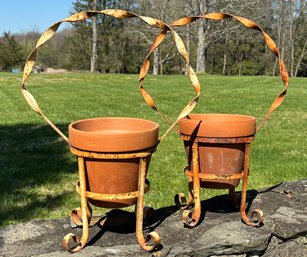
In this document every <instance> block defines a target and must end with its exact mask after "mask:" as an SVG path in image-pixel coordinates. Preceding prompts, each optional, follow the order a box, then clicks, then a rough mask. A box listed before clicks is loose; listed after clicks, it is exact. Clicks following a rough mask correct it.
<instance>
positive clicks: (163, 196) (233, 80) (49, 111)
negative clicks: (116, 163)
mask: <svg viewBox="0 0 307 257" xmlns="http://www.w3.org/2000/svg"><path fill="white" fill-rule="evenodd" d="M137 78H138V76H137V75H105V74H89V73H69V74H54V75H51V74H33V75H32V76H31V77H30V79H29V81H28V83H27V87H28V89H29V91H30V92H32V93H33V95H34V96H35V97H36V99H37V101H38V102H39V103H40V106H41V108H42V110H43V111H44V113H45V114H46V115H47V117H49V118H50V119H51V120H52V121H53V122H54V123H56V124H57V125H58V126H59V127H60V128H61V130H62V131H63V132H64V133H65V134H67V127H68V124H69V123H70V122H71V121H74V120H78V119H85V118H90V117H105V116H125V117H126V116H129V117H138V118H144V119H150V120H153V121H156V122H158V123H159V124H160V134H161V135H162V133H163V132H164V131H166V129H167V125H166V124H165V123H164V121H163V120H162V118H161V117H160V116H158V115H157V114H156V113H155V112H154V111H153V110H151V109H150V108H149V107H148V106H147V105H146V104H145V103H144V101H143V99H142V97H141V95H140V93H139V92H138V81H137ZM199 79H200V82H201V85H202V97H201V99H200V102H199V105H198V106H197V108H196V109H195V111H194V113H196V112H198V113H200V112H201V113H238V114H246V115H253V116H255V117H256V118H257V121H258V122H259V121H260V120H261V118H262V117H263V116H264V115H265V113H266V111H267V109H268V108H269V106H270V104H271V102H272V101H273V99H274V98H275V97H276V96H277V94H278V93H279V92H280V91H281V90H282V89H283V85H282V82H281V80H280V78H279V77H263V76H255V77H249V76H240V77H239V76H232V77H226V76H212V75H199ZM20 80H21V75H20V74H19V75H18V74H9V73H0V105H1V106H0V107H1V108H0V149H1V155H0V166H1V169H0V203H1V204H0V225H1V226H4V225H8V224H13V223H18V222H24V221H28V220H32V219H46V218H61V217H65V216H67V215H68V214H69V212H70V210H71V209H73V208H75V207H78V206H79V198H78V194H77V193H76V192H75V184H76V182H77V180H78V173H77V163H76V158H75V156H73V155H72V154H71V153H70V152H69V147H68V145H67V144H66V142H63V140H61V138H60V137H59V136H58V135H57V134H56V132H54V131H53V130H52V129H51V128H50V127H49V126H47V125H46V124H45V123H44V121H43V119H42V118H41V117H40V116H39V115H37V114H36V113H34V112H33V111H32V110H31V109H30V107H29V106H28V105H27V104H26V102H25V100H24V99H23V98H22V96H21V94H20ZM144 86H145V87H146V88H147V89H148V90H149V92H151V94H152V96H153V97H154V99H155V100H156V102H157V104H158V106H159V107H160V109H161V111H163V112H164V113H165V115H166V116H167V117H168V118H169V119H170V120H171V121H174V120H175V119H176V116H177V115H178V114H179V112H180V111H181V109H182V108H183V107H184V106H185V104H186V103H187V102H188V100H189V99H191V98H192V97H193V96H194V92H193V90H192V87H191V85H190V82H189V80H188V78H187V77H186V76H183V75H181V76H179V75H178V76H176V75H170V76H148V77H147V78H146V80H145V83H144ZM306 101H307V79H306V78H293V79H292V78H291V79H290V87H289V91H288V95H287V97H286V99H285V101H284V103H283V104H282V105H281V106H280V108H279V109H278V110H277V111H276V112H275V113H273V115H272V116H271V117H270V118H269V119H268V121H267V122H266V123H265V124H264V126H263V128H262V129H261V130H260V132H259V133H258V134H257V136H256V140H255V142H253V143H252V152H251V162H250V176H249V189H261V188H265V187H269V186H272V185H275V184H277V183H281V182H283V181H293V180H299V179H304V178H306V177H307V139H306V138H307V104H306ZM185 165H186V159H185V152H184V148H183V144H182V142H181V140H180V139H179V136H178V135H177V134H176V133H175V132H171V133H170V134H169V135H168V136H167V137H166V138H165V140H164V141H162V142H161V143H160V145H159V146H158V149H157V152H156V153H155V154H154V155H153V158H152V162H151V164H150V170H149V174H148V178H149V180H150V181H151V191H150V192H149V193H148V194H147V195H146V200H145V201H146V205H149V206H152V207H154V208H155V209H158V208H162V207H166V206H170V205H174V202H173V197H174V195H175V194H176V193H179V192H184V193H187V191H188V190H187V189H188V185H187V178H186V177H185V176H184V174H183V168H184V167H185ZM237 190H241V189H240V187H239V188H238V189H237ZM224 193H226V191H218V190H203V199H205V198H210V197H213V196H214V195H216V194H224ZM221 204H222V203H221ZM104 211H105V210H102V209H96V214H97V213H99V212H101V213H103V212H104Z"/></svg>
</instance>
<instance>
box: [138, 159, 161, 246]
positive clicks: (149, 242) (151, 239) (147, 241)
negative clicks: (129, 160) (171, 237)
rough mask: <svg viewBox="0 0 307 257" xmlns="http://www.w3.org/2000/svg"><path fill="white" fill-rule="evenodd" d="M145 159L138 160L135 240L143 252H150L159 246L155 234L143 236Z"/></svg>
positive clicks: (157, 235)
mask: <svg viewBox="0 0 307 257" xmlns="http://www.w3.org/2000/svg"><path fill="white" fill-rule="evenodd" d="M146 165H147V160H146V157H145V158H144V157H141V158H140V169H139V181H138V191H139V196H138V198H137V203H136V206H135V208H136V229H135V233H136V239H137V241H138V242H139V244H140V246H141V247H142V248H143V249H144V250H145V251H152V250H154V249H155V248H156V247H157V246H158V245H159V244H160V236H159V234H158V233H157V232H155V231H152V232H150V233H149V234H148V235H147V237H146V238H144V235H143V218H144V206H145V204H144V199H145V197H144V195H145V176H146Z"/></svg>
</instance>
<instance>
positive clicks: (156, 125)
mask: <svg viewBox="0 0 307 257" xmlns="http://www.w3.org/2000/svg"><path fill="white" fill-rule="evenodd" d="M95 120H97V121H101V120H105V121H107V120H130V121H132V120H135V121H141V122H145V123H148V124H152V125H153V127H152V128H150V129H147V130H135V131H130V130H129V134H133V135H137V134H142V133H144V132H149V131H153V130H155V129H157V128H159V124H158V123H156V122H154V121H151V120H146V119H140V118H132V117H95V118H88V119H82V120H76V121H73V122H71V123H70V124H69V129H70V130H73V131H74V132H77V133H82V134H87V135H95V136H99V135H101V136H107V135H105V134H103V133H100V132H92V131H86V130H81V129H77V128H75V125H77V124H80V123H82V122H87V121H95ZM112 136H113V135H112Z"/></svg>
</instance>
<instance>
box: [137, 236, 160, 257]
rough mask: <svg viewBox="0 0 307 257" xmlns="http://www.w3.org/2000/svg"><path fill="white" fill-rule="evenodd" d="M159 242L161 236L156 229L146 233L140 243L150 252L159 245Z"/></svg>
mask: <svg viewBox="0 0 307 257" xmlns="http://www.w3.org/2000/svg"><path fill="white" fill-rule="evenodd" d="M160 242H161V238H160V236H159V234H158V233H157V232H156V231H152V232H150V233H149V234H147V236H146V238H145V240H144V243H142V244H140V245H141V247H142V248H143V249H144V250H145V251H147V252H151V251H153V250H155V249H156V248H157V247H158V246H159V245H160Z"/></svg>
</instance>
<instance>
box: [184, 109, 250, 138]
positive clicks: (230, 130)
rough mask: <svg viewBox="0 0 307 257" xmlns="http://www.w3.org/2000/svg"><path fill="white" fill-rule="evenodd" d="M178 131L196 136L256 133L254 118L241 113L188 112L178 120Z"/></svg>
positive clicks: (234, 135) (232, 135) (237, 135)
mask: <svg viewBox="0 0 307 257" xmlns="http://www.w3.org/2000/svg"><path fill="white" fill-rule="evenodd" d="M179 131H180V133H181V134H184V135H193V134H194V135H195V136H198V137H219V138H223V137H224V138H226V137H246V136H253V135H254V134H255V133H256V118H255V117H254V116H249V115H242V114H228V113H227V114H224V113H209V114H205V113H200V114H189V115H188V116H187V117H185V118H183V119H181V120H180V121H179Z"/></svg>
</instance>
